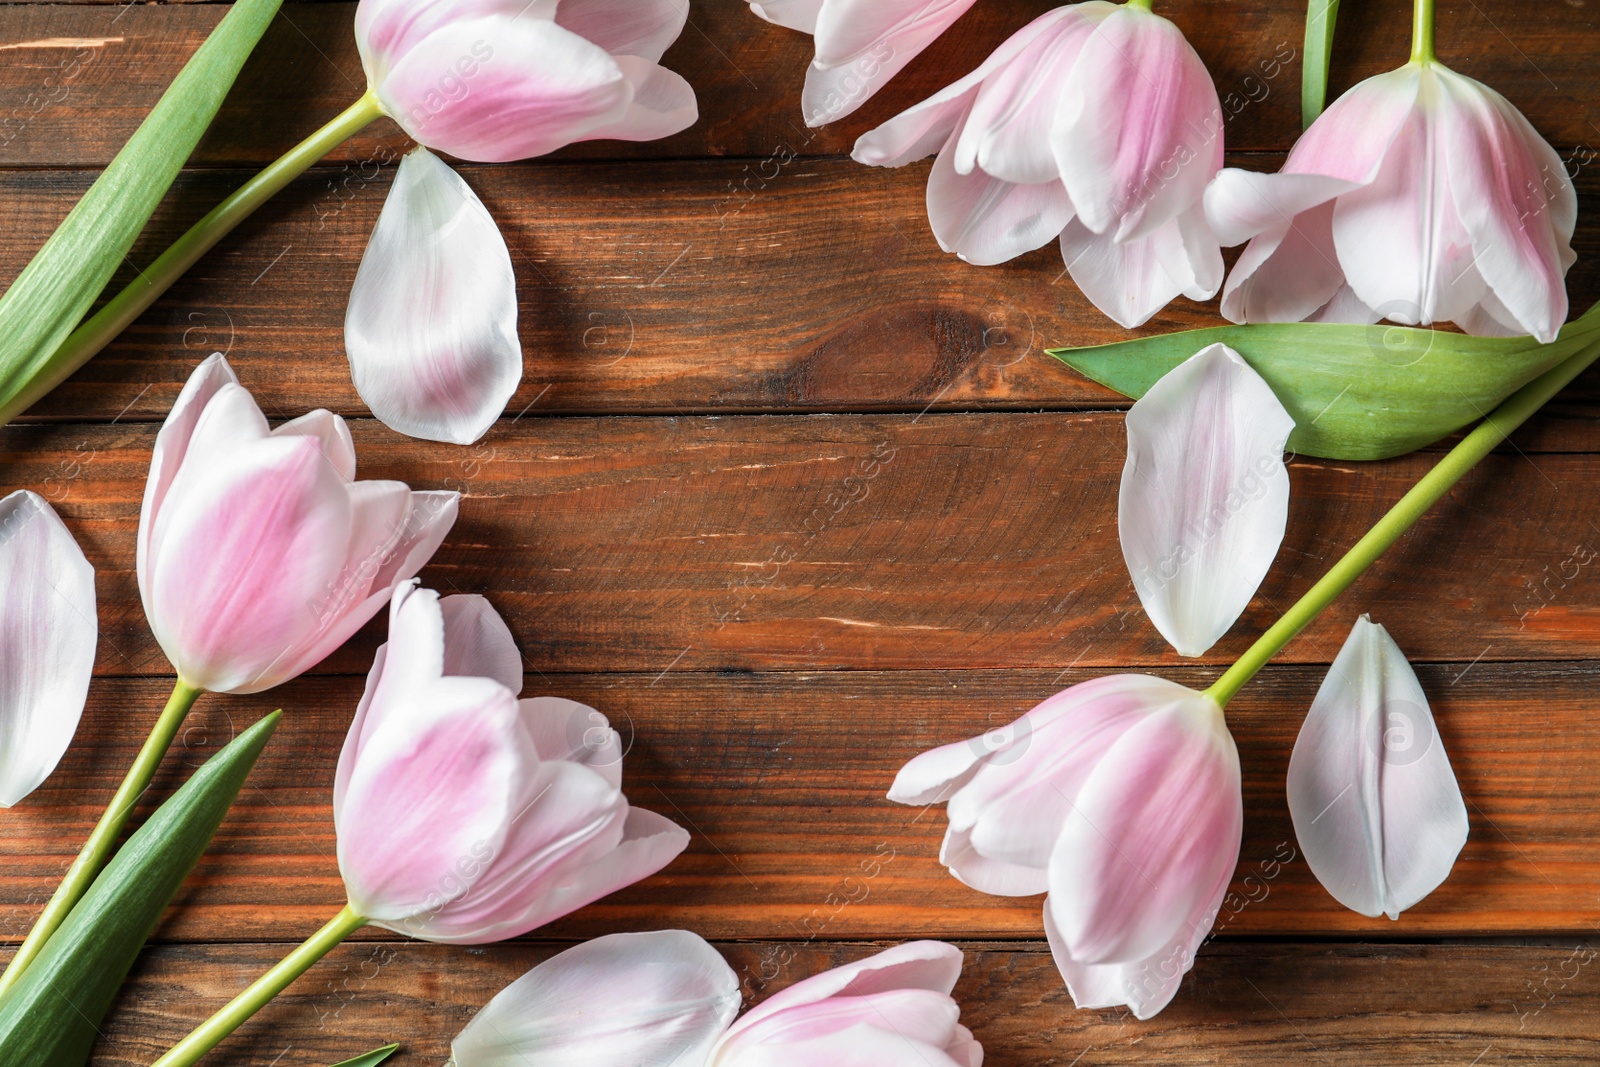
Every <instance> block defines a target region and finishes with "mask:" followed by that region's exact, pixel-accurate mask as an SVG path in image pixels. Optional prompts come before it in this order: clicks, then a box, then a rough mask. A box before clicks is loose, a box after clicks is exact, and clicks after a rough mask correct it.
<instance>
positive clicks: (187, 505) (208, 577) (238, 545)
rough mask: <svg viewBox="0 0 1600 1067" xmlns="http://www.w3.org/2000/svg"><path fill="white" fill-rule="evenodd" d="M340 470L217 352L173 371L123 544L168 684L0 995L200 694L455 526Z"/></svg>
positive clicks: (311, 650) (270, 669)
mask: <svg viewBox="0 0 1600 1067" xmlns="http://www.w3.org/2000/svg"><path fill="white" fill-rule="evenodd" d="M355 474H356V453H355V446H354V445H353V443H352V442H351V440H350V431H349V430H348V429H347V428H346V427H345V424H344V420H343V419H341V418H339V417H338V416H337V415H333V414H331V413H330V412H327V411H320V410H319V411H313V412H311V413H310V414H307V415H302V416H300V417H299V418H297V419H292V420H290V421H289V422H286V423H284V424H283V425H281V426H279V427H277V428H276V429H272V428H270V427H268V425H267V420H266V418H265V417H264V416H263V415H262V414H261V409H260V408H259V407H258V406H256V402H255V400H254V398H252V397H251V396H250V394H249V392H248V391H246V390H245V389H244V387H243V386H241V385H240V384H239V379H238V377H237V376H236V375H235V374H234V373H233V368H231V367H229V366H228V362H227V360H225V359H224V358H223V357H222V355H221V354H220V353H218V354H216V355H213V356H211V357H210V358H209V359H207V360H206V361H205V362H203V363H201V364H200V366H199V367H197V368H196V369H195V371H194V373H193V374H191V375H190V376H189V380H188V381H187V382H186V383H185V384H184V387H183V391H182V392H181V393H180V394H179V396H178V401H177V403H176V404H174V405H173V408H172V411H171V413H170V414H168V416H167V420H166V422H165V423H163V424H162V426H161V430H160V432H159V433H157V434H156V442H155V449H154V452H153V454H152V455H151V458H150V475H149V478H148V479H147V481H146V482H145V490H144V506H143V508H142V509H141V510H140V513H139V534H138V541H137V549H136V551H137V566H136V570H137V572H138V578H139V595H140V597H141V599H142V600H143V601H144V609H145V615H146V617H147V618H148V619H149V621H150V628H151V630H152V631H153V632H154V633H155V637H156V641H157V642H159V643H160V645H161V648H162V651H164V652H165V653H166V654H167V658H168V659H169V660H171V661H172V665H173V667H174V668H176V669H177V672H178V678H177V681H176V683H175V684H174V686H173V690H172V696H171V697H170V698H169V699H168V701H167V706H166V708H165V709H163V711H162V713H161V715H160V717H159V718H158V719H157V720H156V724H155V727H154V728H153V729H152V730H151V733H150V736H149V737H148V738H147V739H146V741H145V743H144V746H143V747H142V748H141V749H140V751H139V755H138V757H137V758H136V759H135V760H134V764H133V766H132V768H130V769H129V771H128V774H127V776H126V777H125V778H124V779H123V781H122V784H121V786H119V787H118V789H117V792H116V794H115V796H113V797H112V800H111V803H110V805H108V806H107V808H106V810H105V813H104V814H103V815H102V816H101V818H100V821H99V823H98V824H96V826H95V828H94V830H93V832H92V833H91V834H90V835H89V840H88V841H87V842H86V843H85V844H84V846H83V849H82V850H81V851H80V852H79V854H78V858H77V859H76V860H75V861H74V863H73V865H72V866H71V867H70V868H69V869H68V871H67V874H66V877H65V878H63V880H62V882H61V884H60V886H59V887H57V889H56V892H55V895H54V896H52V897H51V899H50V902H49V903H48V904H46V905H45V909H44V911H43V912H42V913H41V914H40V917H39V919H38V920H37V921H36V922H35V923H34V927H33V930H32V931H31V932H30V933H29V935H28V938H27V940H26V941H24V942H23V945H22V947H21V948H20V949H19V950H18V951H17V954H16V955H15V956H13V957H12V960H11V963H10V964H9V965H8V967H7V969H6V971H5V973H4V975H3V976H0V992H4V990H5V989H6V988H8V987H9V986H10V985H12V984H14V983H15V982H16V980H17V979H18V978H19V977H20V976H21V972H22V969H23V968H24V967H26V966H27V965H28V964H29V963H30V961H31V960H32V959H33V958H34V957H35V956H37V955H38V953H39V952H40V951H41V950H42V949H43V948H44V945H45V941H46V940H47V939H48V938H49V937H50V935H51V934H52V933H53V932H54V931H55V929H56V928H57V927H58V926H60V924H61V922H62V921H63V920H64V919H65V918H66V916H67V914H68V913H69V912H70V911H71V909H72V905H73V904H74V903H75V902H76V901H77V900H78V899H79V898H80V897H81V896H82V895H83V893H84V892H85V891H86V890H87V889H88V887H89V883H90V882H91V881H92V880H93V878H94V875H95V872H96V871H98V870H99V868H100V867H101V865H103V864H104V863H105V861H106V859H107V858H108V857H109V856H110V854H111V851H112V849H113V848H114V847H115V844H116V840H117V836H118V834H119V833H120V832H121V829H122V826H123V824H124V823H125V822H126V821H127V818H128V814H129V812H131V811H132V809H133V806H134V804H135V803H137V801H138V799H139V797H140V796H141V795H142V794H143V793H144V791H145V789H146V788H147V787H148V786H149V784H150V781H151V779H152V778H153V777H154V775H155V771H156V767H157V766H158V765H159V763H160V761H161V757H162V755H163V754H164V753H165V752H166V750H167V748H168V747H169V746H170V745H171V744H172V740H173V738H174V737H175V736H176V735H177V731H178V728H179V727H180V726H181V725H182V724H183V720H184V719H185V717H186V716H187V715H188V714H189V711H190V709H191V708H192V707H193V706H194V702H195V700H196V699H197V698H198V697H199V695H200V693H201V692H203V691H206V690H210V691H212V692H217V693H259V692H261V691H262V690H264V689H270V688H272V687H273V686H275V685H279V684H281V683H283V682H286V681H288V680H289V679H291V678H294V677H295V676H297V675H299V674H301V673H303V672H305V671H307V670H309V669H310V668H311V667H313V666H315V665H316V664H317V663H318V662H320V661H321V660H322V659H323V658H324V657H326V656H327V655H328V654H329V653H330V652H332V651H333V650H334V649H336V648H338V647H339V646H340V645H341V644H343V643H344V641H345V640H346V639H347V638H348V637H349V636H350V635H351V634H353V633H355V632H356V630H358V629H360V628H361V626H362V625H363V624H365V623H366V621H367V620H368V619H370V618H372V616H373V615H375V614H377V612H378V609H379V608H381V607H383V605H384V604H385V603H386V602H387V601H388V600H389V596H390V592H391V590H393V589H394V588H395V587H396V586H398V585H400V584H401V583H402V582H405V581H407V580H408V579H410V578H411V576H412V575H414V574H416V572H417V571H418V570H420V569H421V568H422V566H423V564H425V563H426V562H427V561H428V558H429V557H430V556H432V555H433V553H434V550H435V549H437V548H438V547H439V543H440V542H441V541H443V540H444V536H445V534H446V533H448V532H449V531H450V527H451V526H452V525H453V524H454V523H455V519H456V503H457V499H458V494H456V493H451V492H412V491H411V489H409V488H408V487H407V486H406V485H405V484H404V483H401V482H392V481H356V478H355ZM80 703H81V701H80Z"/></svg>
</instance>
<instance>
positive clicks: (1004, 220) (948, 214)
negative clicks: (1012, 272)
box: [928, 147, 1072, 267]
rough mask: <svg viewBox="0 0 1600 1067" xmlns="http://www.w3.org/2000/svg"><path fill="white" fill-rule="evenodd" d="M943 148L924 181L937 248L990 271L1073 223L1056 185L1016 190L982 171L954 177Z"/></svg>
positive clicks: (948, 153) (947, 151)
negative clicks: (991, 268) (990, 267)
mask: <svg viewBox="0 0 1600 1067" xmlns="http://www.w3.org/2000/svg"><path fill="white" fill-rule="evenodd" d="M953 156H954V153H953V152H952V151H951V149H950V148H949V147H946V148H945V149H944V150H943V151H941V152H940V153H939V158H938V159H936V160H934V163H933V172H932V173H931V174H930V175H929V176H928V222H929V223H930V224H931V225H932V227H933V235H934V237H936V238H937V239H938V241H939V247H940V248H942V249H944V250H945V251H946V252H954V253H955V254H956V255H958V256H960V257H961V258H962V259H963V260H965V261H966V262H968V263H973V264H976V265H978V266H980V267H987V266H994V265H996V264H999V263H1004V262H1006V261H1007V260H1011V259H1015V258H1016V257H1018V256H1020V255H1023V254H1024V253H1026V252H1031V251H1033V250H1034V249H1035V248H1042V247H1043V246H1044V245H1047V244H1049V243H1050V242H1051V241H1052V240H1054V239H1055V238H1056V237H1057V235H1059V234H1060V233H1061V231H1062V227H1064V226H1066V225H1067V223H1068V222H1069V221H1070V220H1071V219H1072V204H1071V203H1070V202H1069V201H1068V200H1067V194H1066V190H1064V189H1063V188H1062V187H1061V183H1060V182H1044V183H1042V184H1039V185H1014V184H1012V183H1011V182H1007V181H1001V180H1000V179H999V178H994V177H991V176H989V175H987V174H985V173H983V172H982V171H973V172H972V173H971V174H958V173H957V172H956V169H955V166H954V165H953V162H952V157H953Z"/></svg>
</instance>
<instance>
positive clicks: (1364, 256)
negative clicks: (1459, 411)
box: [1206, 60, 1578, 342]
mask: <svg viewBox="0 0 1600 1067" xmlns="http://www.w3.org/2000/svg"><path fill="white" fill-rule="evenodd" d="M1577 208H1578V205H1577V198H1576V195H1575V193H1574V191H1573V188H1572V182H1571V180H1570V179H1569V178H1568V177H1567V173H1566V169H1565V167H1564V166H1563V164H1562V162H1561V159H1560V158H1559V157H1558V156H1557V155H1556V153H1555V151H1554V150H1553V149H1552V148H1551V147H1550V145H1549V144H1547V143H1546V142H1545V140H1544V138H1542V137H1540V136H1539V134H1538V132H1537V131H1535V130H1534V128H1533V127H1532V126H1530V125H1529V124H1528V121H1527V119H1525V118H1523V117H1522V115H1521V113H1520V112H1518V111H1517V109H1516V108H1515V107H1513V106H1512V105H1511V104H1510V102H1509V101H1507V100H1506V99H1505V97H1503V96H1501V95H1500V94H1499V93H1497V92H1495V91H1494V90H1493V89H1490V88H1489V87H1488V86H1486V85H1483V84H1481V83H1479V82H1476V81H1473V80H1472V79H1471V78H1467V77H1463V76H1462V75H1460V74H1457V73H1455V72H1454V71H1452V70H1450V69H1449V68H1448V67H1445V66H1444V65H1442V64H1440V63H1438V62H1437V61H1432V60H1430V61H1426V62H1412V63H1408V64H1407V65H1406V66H1404V67H1401V68H1400V69H1399V70H1394V71H1390V72H1389V73H1387V74H1380V75H1378V76H1377V77H1375V78H1369V79H1367V80H1366V81H1364V82H1362V83H1361V84H1360V85H1357V86H1356V87H1355V88H1354V89H1351V90H1350V91H1349V92H1348V93H1346V94H1345V95H1344V96H1342V97H1340V98H1339V100H1338V101H1337V102H1335V103H1334V105H1333V106H1332V107H1330V108H1329V109H1328V110H1327V111H1326V112H1325V113H1324V114H1323V115H1322V117H1321V118H1319V119H1318V120H1317V121H1316V122H1315V123H1313V124H1312V126H1311V128H1310V129H1309V130H1307V131H1306V132H1305V134H1304V135H1303V136H1302V137H1301V138H1300V141H1299V143H1298V144H1296V145H1295V147H1294V151H1293V152H1291V153H1290V154H1289V159H1288V162H1287V163H1285V164H1284V167H1283V170H1282V171H1281V172H1280V173H1278V174H1256V173H1251V172H1247V171H1241V170H1234V169H1231V168H1230V169H1229V170H1225V171H1223V172H1222V174H1221V175H1220V176H1219V177H1218V179H1217V181H1216V183H1215V184H1214V185H1213V186H1212V188H1211V189H1210V191H1208V193H1207V194H1206V212H1207V215H1208V216H1209V218H1210V220H1211V225H1212V227H1213V228H1214V229H1215V231H1216V232H1217V234H1218V235H1219V236H1220V237H1221V238H1222V241H1223V243H1224V244H1230V245H1232V244H1239V243H1241V242H1243V241H1245V240H1249V241H1250V244H1249V246H1248V247H1247V248H1246V249H1245V250H1244V253H1243V255H1241V256H1240V257H1239V261H1238V263H1237V264H1236V265H1235V266H1234V268H1233V273H1232V274H1231V275H1230V276H1229V278H1228V283H1227V287H1226V288H1225V289H1224V290H1223V296H1222V313H1223V314H1224V315H1225V316H1227V317H1228V318H1229V319H1231V320H1233V321H1234V322H1297V321H1300V320H1302V319H1309V320H1313V321H1331V322H1366V323H1374V322H1377V321H1378V320H1380V319H1390V320H1392V321H1394V322H1400V323H1405V324H1407V325H1421V326H1427V325H1430V324H1432V323H1435V322H1454V323H1455V324H1456V325H1458V326H1460V327H1461V328H1462V329H1464V330H1466V331H1467V332H1468V333H1475V334H1487V335H1504V334H1519V333H1529V334H1533V335H1534V336H1535V337H1537V338H1538V339H1539V340H1541V341H1545V342H1549V341H1553V340H1555V336H1556V331H1557V330H1558V329H1560V327H1561V324H1562V322H1564V321H1565V319H1566V316H1567V294H1566V288H1565V284H1564V281H1563V279H1564V278H1565V276H1566V272H1567V268H1568V267H1570V266H1571V265H1572V262H1573V260H1574V258H1575V257H1574V255H1573V252H1572V247H1571V245H1570V244H1569V240H1570V238H1571V237H1572V230H1573V226H1574V225H1575V223H1576V220H1577Z"/></svg>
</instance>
